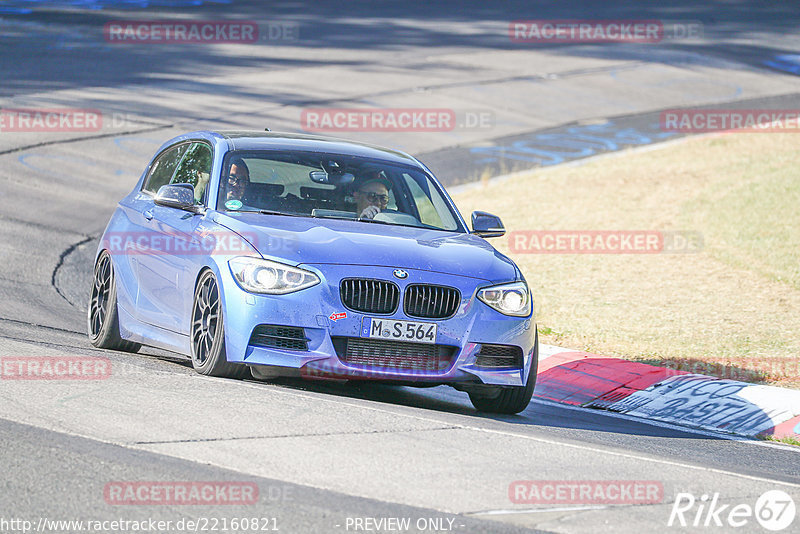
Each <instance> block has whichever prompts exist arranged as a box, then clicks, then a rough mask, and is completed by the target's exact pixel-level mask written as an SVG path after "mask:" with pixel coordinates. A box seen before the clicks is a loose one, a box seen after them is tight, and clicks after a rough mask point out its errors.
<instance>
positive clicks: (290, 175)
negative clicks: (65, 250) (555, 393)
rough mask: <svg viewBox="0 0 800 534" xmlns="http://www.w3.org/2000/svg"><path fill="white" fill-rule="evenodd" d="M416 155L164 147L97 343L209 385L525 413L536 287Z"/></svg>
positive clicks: (334, 145) (124, 250) (319, 146)
mask: <svg viewBox="0 0 800 534" xmlns="http://www.w3.org/2000/svg"><path fill="white" fill-rule="evenodd" d="M471 226H472V228H471V230H470V229H469V228H468V227H467V225H466V223H465V221H464V220H463V218H462V217H461V215H460V214H459V212H458V210H457V209H456V207H455V205H454V204H453V202H452V200H451V199H450V198H449V197H448V195H447V193H446V192H445V191H444V189H443V188H442V186H441V185H440V184H439V183H438V182H437V181H436V179H435V178H434V177H433V175H432V174H431V172H430V171H429V170H428V169H427V168H426V167H425V166H424V165H422V164H421V163H420V162H419V161H417V160H416V159H414V158H413V157H411V156H409V155H407V154H404V153H402V152H398V151H395V150H389V149H384V148H379V147H374V146H370V145H365V144H359V143H352V142H347V141H342V140H337V139H329V138H323V137H315V136H306V135H294V134H277V133H269V132H208V131H204V132H193V133H189V134H186V135H182V136H180V137H176V138H174V139H172V140H170V141H168V142H167V143H165V144H164V145H163V146H162V147H161V148H160V149H159V150H158V152H157V153H156V155H155V157H154V158H153V159H152V161H151V162H150V164H149V165H148V166H147V168H146V169H145V171H144V173H143V174H142V176H141V178H140V179H139V181H138V183H137V184H136V187H135V188H134V189H133V191H132V192H131V193H130V194H129V195H128V196H126V197H125V198H124V199H122V200H121V201H120V203H119V205H118V206H117V209H116V210H115V211H114V214H113V215H112V217H111V220H110V222H109V223H108V226H107V228H106V230H105V232H104V234H103V236H102V238H101V240H100V245H99V247H98V250H97V255H96V261H95V268H94V283H93V285H92V290H91V297H90V302H89V312H88V332H89V338H90V340H91V342H92V344H93V345H94V346H96V347H103V348H110V349H117V350H125V351H134V352H135V351H136V350H138V349H139V348H140V346H141V345H150V346H154V347H160V348H163V349H167V350H170V351H175V352H178V353H182V354H185V355H187V356H190V357H191V360H192V365H193V366H194V368H195V369H196V370H197V372H199V373H202V374H205V375H212V376H225V377H231V378H244V377H250V376H253V377H255V378H260V379H264V378H272V377H278V376H300V377H305V378H319V379H345V380H378V381H384V382H390V383H395V384H405V385H412V386H413V385H416V386H430V385H439V384H447V385H450V386H453V387H455V388H456V389H458V390H461V391H465V392H467V393H468V394H469V397H470V399H471V401H472V403H473V405H474V406H475V407H476V408H477V409H478V410H481V411H488V412H500V413H518V412H520V411H522V410H524V409H525V407H526V406H527V405H528V403H529V402H530V399H531V394H532V392H533V387H534V384H535V381H536V367H537V362H538V335H537V331H536V322H535V317H534V314H533V306H532V297H531V294H530V291H529V289H528V286H527V284H526V282H525V279H524V277H523V276H522V273H521V272H520V270H519V269H518V268H517V266H516V265H515V264H514V262H512V261H511V260H510V259H509V258H508V257H506V256H504V255H503V254H501V253H499V252H498V251H497V250H495V249H494V248H493V247H492V246H491V245H490V244H489V243H488V242H487V241H486V240H485V238H488V237H497V236H501V235H503V234H504V232H505V230H504V228H503V225H502V223H501V222H500V219H499V218H497V217H495V216H493V215H490V214H487V213H483V212H474V213H472V221H471Z"/></svg>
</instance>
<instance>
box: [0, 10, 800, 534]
mask: <svg viewBox="0 0 800 534" xmlns="http://www.w3.org/2000/svg"><path fill="white" fill-rule="evenodd" d="M189 19H194V20H225V19H239V20H250V21H256V22H257V23H258V25H259V28H260V33H259V36H258V37H259V39H258V40H257V42H252V43H246V44H242V43H217V44H189V43H173V44H156V43H146V44H142V43H118V42H111V41H109V39H108V36H107V34H106V35H105V36H104V32H103V28H104V26H106V25H107V24H109V23H111V22H113V21H126V20H128V21H134V20H136V21H142V20H161V21H163V20H189ZM529 19H542V20H544V19H553V20H556V19H593V20H633V19H636V20H661V21H670V22H671V23H685V24H686V27H693V28H700V29H701V30H702V31H701V32H699V33H698V34H696V35H693V36H691V37H686V38H682V37H680V36H677V37H675V38H671V39H664V40H663V41H661V42H657V43H650V44H631V43H614V44H606V43H571V44H550V43H547V44H531V43H515V42H512V40H511V39H510V37H509V32H508V28H509V22H510V21H513V20H529ZM799 22H800V13H798V11H797V8H796V6H793V5H790V4H774V5H771V6H769V7H763V5H762V4H761V3H759V2H720V3H710V2H709V3H697V2H688V1H687V2H674V3H672V4H671V5H664V6H656V5H655V4H652V5H651V4H645V3H641V4H637V3H628V2H603V3H593V2H564V3H548V2H506V3H502V4H500V3H498V4H494V3H484V2H435V3H434V2H432V3H422V2H420V3H418V4H417V3H411V4H409V3H407V2H367V1H364V2H348V3H346V4H344V5H342V4H341V3H337V2H314V3H308V4H303V3H301V2H270V3H260V2H253V1H238V0H231V1H230V2H226V1H202V0H201V1H197V2H183V1H179V0H163V1H153V2H143V1H137V2H133V1H130V2H125V1H120V2H111V1H104V0H96V1H80V2H79V1H55V2H34V1H24V0H11V1H9V2H4V3H2V4H0V76H2V82H0V107H2V108H3V109H4V110H7V109H21V108H24V109H53V108H78V109H87V110H97V111H99V112H100V113H101V114H102V116H103V119H104V120H103V123H102V128H100V129H95V130H93V131H76V129H74V128H73V129H66V131H46V132H38V131H24V130H25V129H24V128H18V129H16V131H15V129H14V128H9V127H8V125H5V126H4V127H3V128H0V250H2V258H3V269H2V272H1V273H0V302H2V307H0V357H4V356H5V357H21V356H103V357H106V358H108V359H109V360H110V362H111V364H112V367H113V370H114V372H113V374H112V375H111V376H110V377H108V379H106V380H99V381H62V382H57V381H27V380H17V381H14V380H0V465H2V466H3V469H2V470H3V474H2V476H0V481H1V482H2V485H1V486H0V487H1V488H2V490H1V491H0V531H2V532H3V533H6V532H9V533H10V532H23V531H36V530H37V529H38V531H39V532H77V531H81V529H83V531H95V532H101V531H105V532H128V531H135V530H134V529H133V527H132V525H131V524H130V522H131V521H143V522H145V521H150V520H153V521H164V522H171V523H170V524H169V525H167V524H166V523H165V524H164V525H162V526H161V527H159V528H157V529H156V530H155V531H163V532H184V531H187V532H188V531H194V530H198V531H202V530H203V528H202V526H205V527H207V528H206V530H207V531H212V530H214V529H212V527H214V526H216V529H215V530H216V531H221V532H238V531H241V532H246V531H253V530H259V531H266V530H276V529H277V530H279V531H282V532H355V531H361V532H376V531H383V532H404V531H407V532H444V531H455V532H469V533H473V532H517V531H527V530H538V531H546V532H670V531H676V532H677V531H681V532H695V531H698V532H705V531H711V532H722V531H725V532H734V531H736V532H738V531H742V532H763V531H766V530H764V528H763V527H762V524H760V521H759V519H758V518H757V517H756V516H755V515H750V516H749V517H746V516H745V517H744V519H743V521H745V523H742V525H743V526H741V527H735V526H734V525H733V524H732V523H725V524H724V527H720V526H715V522H716V519H717V518H719V519H720V521H723V522H726V521H728V514H729V512H730V510H731V509H733V508H734V507H735V506H737V505H747V506H748V507H750V509H751V511H752V510H754V509H757V510H759V511H761V512H763V514H762V516H761V519H762V520H763V521H766V519H765V515H764V514H766V512H764V510H765V508H764V501H763V500H762V501H759V497H760V496H762V495H763V494H765V492H767V491H772V490H779V491H782V492H785V493H786V494H788V495H790V496H791V497H792V498H793V499H794V502H795V503H800V456H798V452H797V450H796V449H794V448H791V447H788V446H784V445H775V444H766V443H761V442H756V441H749V440H734V439H729V438H727V437H725V436H722V435H716V434H712V433H700V432H695V431H692V430H689V429H684V428H680V427H676V426H671V425H656V424H653V423H649V422H647V421H644V420H636V419H633V418H630V417H623V416H619V415H615V414H610V413H606V412H601V411H596V410H586V409H580V408H572V407H565V406H561V405H557V404H554V403H547V402H543V401H537V400H534V401H533V402H532V403H531V404H530V406H529V407H528V408H527V410H525V411H524V412H523V413H521V414H520V415H518V416H496V417H489V416H485V415H480V414H478V413H477V412H476V411H475V410H474V409H473V408H472V407H471V405H470V404H469V400H468V398H467V397H466V395H465V394H463V393H459V392H456V391H455V390H452V389H449V388H445V387H438V388H431V389H413V388H405V387H390V386H380V385H377V384H367V385H361V386H353V385H347V384H338V383H326V382H303V381H299V380H288V379H287V380H280V381H276V382H258V381H254V380H248V381H234V380H224V379H216V378H208V377H201V376H199V375H197V374H196V373H194V371H193V370H192V368H191V364H190V362H189V360H188V359H187V358H184V357H181V356H180V355H176V354H171V353H167V352H163V351H159V350H155V349H148V348H144V349H143V350H142V351H140V353H138V354H126V353H117V352H111V351H103V350H98V349H94V348H93V347H92V346H91V345H90V344H89V342H88V340H87V337H86V334H85V330H86V327H85V313H86V305H87V299H88V289H89V284H90V281H91V271H92V261H93V254H94V251H95V248H96V246H97V238H98V236H99V235H100V234H101V232H102V231H103V229H104V227H105V224H106V223H107V221H108V217H109V216H110V214H111V212H112V211H113V209H114V206H115V204H116V202H117V201H118V200H119V199H120V198H121V197H123V196H124V195H125V194H127V193H128V192H129V191H130V190H131V188H132V186H133V184H134V183H135V182H136V180H137V178H138V177H139V176H140V174H141V172H142V170H143V168H144V166H145V165H146V164H147V162H148V161H149V159H150V157H151V156H152V154H153V153H154V151H155V149H156V148H157V147H158V146H159V145H160V144H161V143H162V142H163V141H165V140H167V139H169V138H171V137H173V136H175V135H177V134H179V133H181V132H186V131H192V130H197V129H205V128H215V129H234V128H245V129H263V128H265V127H269V128H270V129H272V130H274V131H290V132H298V131H303V130H304V124H303V122H302V112H303V111H304V110H308V109H312V108H336V107H378V108H437V109H439V108H447V109H452V110H454V113H455V117H456V119H457V120H456V125H455V127H454V128H452V129H450V130H447V131H427V132H408V131H381V132H341V131H340V132H335V131H334V132H329V133H330V135H335V136H339V137H344V138H349V139H354V140H361V141H369V142H373V143H376V144H380V145H384V146H389V147H395V148H399V149H401V150H404V151H407V152H409V153H411V154H414V155H415V156H417V157H419V158H420V159H421V160H422V161H423V162H425V163H429V164H430V166H431V168H432V169H433V171H434V172H435V173H436V174H437V175H439V176H440V177H441V179H442V181H443V182H445V183H446V184H457V183H463V182H468V181H471V180H475V179H478V178H479V177H480V176H481V175H482V174H483V173H486V172H488V173H489V174H490V175H498V174H501V173H502V172H506V171H511V170H517V169H522V168H532V167H537V166H547V165H555V164H559V163H564V162H567V161H570V160H572V159H575V158H579V157H586V156H590V155H594V154H597V153H601V152H607V151H614V150H619V149H622V148H625V147H628V146H640V145H645V144H649V143H653V142H658V141H662V140H668V139H669V138H671V137H674V136H675V135H677V134H675V135H668V134H667V133H665V132H664V131H661V130H659V128H658V124H657V123H658V112H659V111H660V110H664V109H674V108H683V107H692V106H710V107H740V108H741V107H742V106H746V107H750V108H754V107H759V106H761V107H765V106H766V107H774V108H792V107H794V108H797V107H800V106H798V104H799V103H800V96H798V95H800V78H798V76H797V74H796V73H794V72H792V70H793V66H792V63H791V61H789V60H787V59H786V58H785V56H787V55H791V54H796V53H797V52H796V51H797V50H798V47H800V33H798V30H797V28H798V23H799ZM690 25H693V26H690ZM671 27H675V26H671ZM778 57H783V59H781V60H780V61H776V59H775V58H778ZM743 102H744V103H743ZM20 130H23V131H20ZM587 132H588V133H591V134H592V135H594V136H595V139H596V138H597V137H602V138H603V139H605V140H606V141H607V142H604V143H603V142H599V143H598V142H596V141H595V142H593V143H590V144H580V139H582V138H581V135H584V136H585V135H586V134H587ZM543 135H544V137H542V136H543ZM583 139H585V137H584V138H583ZM576 143H577V144H576ZM487 169H488V171H487ZM521 201H523V200H521ZM499 215H500V216H502V214H499ZM125 481H159V482H162V483H165V484H170V483H176V482H181V483H182V482H186V481H200V482H203V481H205V482H208V481H216V482H226V483H227V482H230V483H231V484H234V485H236V484H239V485H240V486H244V487H252V486H248V484H250V485H255V487H257V488H258V495H259V497H258V499H256V502H248V503H244V504H230V503H225V502H215V503H214V504H207V503H206V504H194V505H186V504H183V503H173V504H166V505H147V504H142V503H137V504H132V505H131V504H128V505H125V504H120V503H119V502H117V501H114V499H113V498H112V497H109V494H108V492H109V491H110V490H109V488H110V487H111V488H113V485H114V484H115V483H120V482H125ZM517 481H551V482H553V483H555V484H559V483H560V484H568V483H569V482H570V481H572V482H574V481H594V482H593V483H597V484H600V485H601V486H603V485H604V484H605V486H604V487H607V486H608V485H609V484H611V483H612V482H614V481H623V482H625V481H627V482H629V483H641V484H646V483H652V484H655V485H656V486H657V487H659V488H661V489H660V490H659V491H660V493H659V494H658V496H657V499H655V501H656V502H652V503H645V504H643V503H640V502H629V503H626V504H603V503H596V502H595V503H587V502H579V501H580V499H577V500H576V499H569V498H566V499H562V500H560V501H559V500H551V502H550V503H549V504H541V503H539V504H536V503H533V502H527V501H526V499H528V498H529V497H530V492H524V491H523V492H522V493H519V494H515V490H514V488H516V487H517V486H515V483H516V482H517ZM525 487H526V488H530V486H525ZM681 495H682V496H681ZM686 495H691V496H692V498H693V499H695V501H696V502H695V504H693V506H691V508H690V507H689V506H688V504H687V503H688V497H687V496H686ZM676 499H678V500H679V499H682V500H680V502H678V503H676ZM631 500H632V501H635V499H631ZM712 501H713V502H714V505H713V506H712V504H711V503H712ZM770 502H772V501H770ZM678 505H680V506H678ZM676 506H677V507H678V508H680V509H682V510H684V511H683V512H682V514H680V518H678V517H677V516H675V517H673V516H674V515H675V508H676ZM723 506H726V509H725V510H723V511H722V512H721V513H719V514H718V515H716V516H713V517H709V516H708V512H709V510H710V509H714V507H716V508H717V509H719V508H720V507H723ZM770 510H771V509H770ZM792 510H794V508H792ZM242 517H247V518H257V519H258V520H259V522H258V527H259V528H258V529H251V528H250V526H251V525H250V524H249V523H248V526H247V528H242V526H241V524H239V525H238V528H237V527H233V526H232V523H231V520H232V519H233V518H242ZM679 519H680V520H684V519H685V521H686V526H685V527H681V526H680V521H679ZM61 520H64V521H70V520H75V521H86V522H91V521H94V522H99V523H97V524H95V527H98V528H95V529H94V530H91V529H89V528H88V527H87V525H89V523H86V524H85V525H83V526H82V527H78V526H76V524H72V525H66V524H57V523H52V522H51V521H61ZM181 520H183V523H181V524H179V523H178V522H179V521H181ZM403 520H408V521H407V522H406V523H403ZM111 521H118V523H116V524H112V523H111ZM123 521H128V522H129V523H127V524H123V523H120V522H123ZM187 521H194V522H195V524H194V525H193V526H194V527H197V528H189V527H188V526H187ZM224 521H227V522H228V523H223V522H224ZM670 521H671V522H672V524H671V525H670V524H669V523H670ZM103 522H105V523H103ZM798 525H800V521H799V520H795V521H794V523H792V524H791V525H789V526H788V527H786V528H784V530H783V531H784V532H800V526H798ZM223 526H224V527H225V528H223ZM84 527H87V528H84ZM114 527H116V528H114ZM273 527H275V528H273ZM103 529H105V530H103Z"/></svg>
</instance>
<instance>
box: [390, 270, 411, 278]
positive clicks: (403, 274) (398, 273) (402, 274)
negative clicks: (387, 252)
mask: <svg viewBox="0 0 800 534" xmlns="http://www.w3.org/2000/svg"><path fill="white" fill-rule="evenodd" d="M392 274H393V275H395V276H396V277H397V278H399V279H400V280H405V279H406V278H408V273H407V272H406V271H404V270H403V269H395V270H394V271H392Z"/></svg>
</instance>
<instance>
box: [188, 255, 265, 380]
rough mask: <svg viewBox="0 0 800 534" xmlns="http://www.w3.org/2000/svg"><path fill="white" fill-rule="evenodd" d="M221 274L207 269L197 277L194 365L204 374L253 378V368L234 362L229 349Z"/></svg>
mask: <svg viewBox="0 0 800 534" xmlns="http://www.w3.org/2000/svg"><path fill="white" fill-rule="evenodd" d="M224 323H225V321H224V318H223V312H222V302H221V300H220V295H219V287H218V286H217V277H216V276H214V273H213V272H211V271H205V272H203V274H201V275H200V279H199V280H198V281H197V287H196V288H195V292H194V300H193V301H192V324H191V327H190V330H189V334H190V339H189V344H190V345H191V351H192V353H191V356H192V367H194V370H195V371H197V372H198V373H200V374H201V375H207V376H219V377H224V378H236V379H241V378H249V377H250V369H249V368H248V367H247V366H246V365H244V364H240V363H230V362H229V361H228V359H227V356H226V353H225V326H224Z"/></svg>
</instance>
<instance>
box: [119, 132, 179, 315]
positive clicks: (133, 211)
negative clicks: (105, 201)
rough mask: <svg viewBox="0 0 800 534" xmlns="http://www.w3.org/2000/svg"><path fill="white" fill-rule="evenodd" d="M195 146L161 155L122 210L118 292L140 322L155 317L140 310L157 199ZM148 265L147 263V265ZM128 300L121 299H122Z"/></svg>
mask: <svg viewBox="0 0 800 534" xmlns="http://www.w3.org/2000/svg"><path fill="white" fill-rule="evenodd" d="M190 145H191V143H186V142H183V143H178V144H175V145H172V146H170V147H168V148H166V149H164V150H162V151H161V153H160V154H158V155H156V157H155V158H154V159H153V163H152V164H151V165H150V168H149V170H148V171H147V176H146V177H145V179H144V181H143V182H142V188H141V189H140V190H139V192H138V193H137V194H136V195H134V196H133V197H132V198H131V199H130V201H129V202H126V203H124V204H121V208H122V209H123V212H124V214H125V217H126V224H125V226H124V231H122V232H119V233H121V234H122V235H114V236H112V237H113V238H115V239H116V242H117V243H118V245H117V246H115V247H112V250H114V251H115V269H117V270H120V271H121V273H120V276H118V277H117V280H119V281H120V282H121V283H122V284H123V286H124V287H121V288H119V289H118V290H117V292H118V295H120V297H119V302H120V304H122V303H123V302H130V303H132V306H130V307H128V306H125V308H126V309H127V310H128V311H129V312H130V313H131V315H133V317H134V318H135V319H136V320H137V321H144V322H147V323H149V322H151V314H150V313H149V312H150V311H151V310H148V312H146V313H143V312H142V311H141V310H140V306H141V305H142V303H143V302H142V301H143V298H142V295H141V293H142V287H143V286H144V285H145V284H146V283H150V281H149V280H148V281H145V280H143V279H142V270H141V268H140V265H141V263H142V260H143V259H144V258H146V257H147V256H148V255H149V254H153V253H154V252H158V251H153V250H152V247H151V246H150V243H151V236H152V228H151V224H150V220H151V219H152V212H153V208H154V207H155V203H154V202H153V199H154V197H155V194H156V192H157V191H158V188H159V187H161V186H162V185H164V184H168V183H169V182H170V180H171V179H172V176H173V174H175V170H176V169H177V168H178V164H179V163H180V162H181V159H182V158H183V154H184V153H185V152H186V150H188V149H189V146H190ZM145 263H147V262H145ZM123 294H124V295H125V298H121V297H122V295H123Z"/></svg>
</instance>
